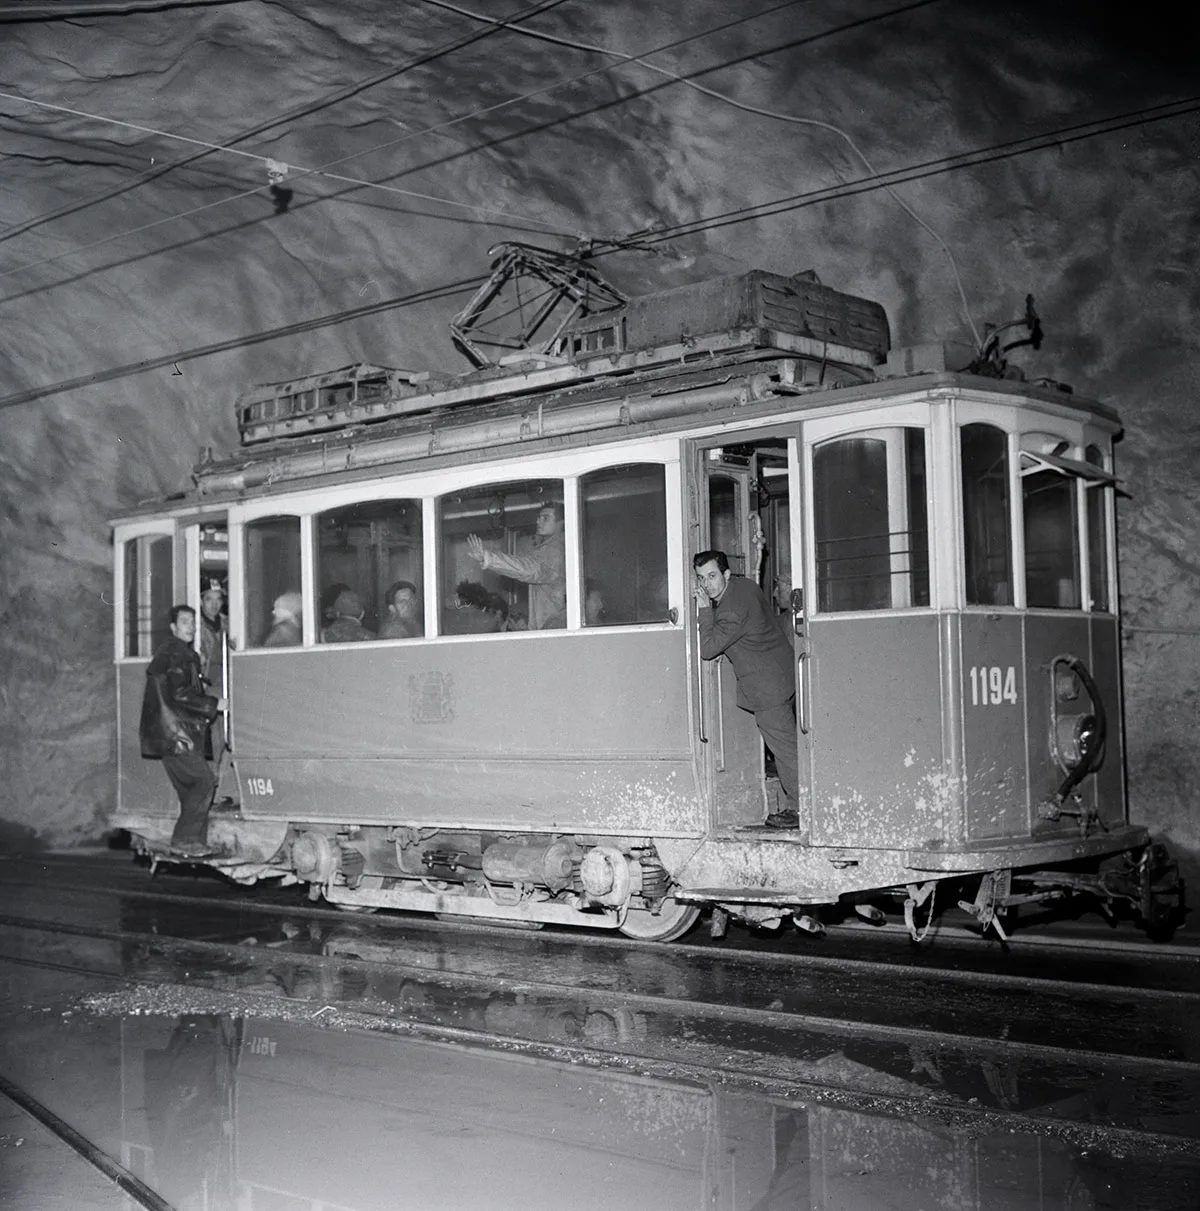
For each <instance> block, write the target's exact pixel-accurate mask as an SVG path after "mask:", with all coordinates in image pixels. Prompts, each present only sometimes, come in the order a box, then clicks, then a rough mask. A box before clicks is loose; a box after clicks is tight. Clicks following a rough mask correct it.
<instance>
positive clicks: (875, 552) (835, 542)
mask: <svg viewBox="0 0 1200 1211" xmlns="http://www.w3.org/2000/svg"><path fill="white" fill-rule="evenodd" d="M925 482H926V468H925V434H924V431H923V430H921V429H916V428H897V429H880V430H873V431H872V432H871V433H870V434H856V435H855V436H853V437H844V438H836V439H834V440H831V441H827V442H823V443H822V444H821V445H819V446H817V447H816V449H815V450H814V452H813V506H814V514H813V522H814V530H815V537H816V557H817V601H818V606H819V608H820V609H821V610H822V611H823V612H826V613H840V612H845V611H849V610H888V609H904V608H906V607H910V606H924V605H928V604H929V527H928V523H927V521H926V508H925Z"/></svg>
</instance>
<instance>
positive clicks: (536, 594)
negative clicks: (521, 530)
mask: <svg viewBox="0 0 1200 1211" xmlns="http://www.w3.org/2000/svg"><path fill="white" fill-rule="evenodd" d="M535 524H536V533H535V534H534V536H533V541H532V542H530V543H522V544H521V549H519V550H518V551H517V553H516V554H515V555H509V554H507V553H506V552H504V551H492V550H489V549H488V548H487V547H485V546H484V545H483V540H482V539H481V538H480V537H479V536H478V535H477V534H469V535H467V554H468V555H469V556H470V557H471V558H472V559H473V560H475V562H476V563H478V564H479V566H480V567H481V568H483V570H484V571H485V572H497V573H499V574H500V575H501V576H505V577H507V578H508V579H509V580H519V581H522V582H523V583H524V584H527V585H529V629H530V630H531V631H544V630H549V629H552V628H555V627H565V626H566V625H567V549H566V536H565V535H564V534H563V507H562V505H560V504H548V505H543V506H542V507H541V508H540V509H539V510H538V513H537V521H536V523H535Z"/></svg>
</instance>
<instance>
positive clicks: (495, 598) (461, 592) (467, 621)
mask: <svg viewBox="0 0 1200 1211" xmlns="http://www.w3.org/2000/svg"><path fill="white" fill-rule="evenodd" d="M507 621H508V602H506V601H505V600H504V599H503V598H502V597H501V596H500V595H499V594H498V593H492V592H489V590H488V589H486V588H484V586H483V585H481V584H480V583H479V581H477V580H460V581H459V582H458V585H457V587H456V588H455V590H454V596H453V597H451V598H450V599H449V601H447V603H446V608H445V610H444V611H443V612H442V633H443V634H445V635H486V634H491V633H493V632H496V631H502V630H504V629H505V624H506V623H507Z"/></svg>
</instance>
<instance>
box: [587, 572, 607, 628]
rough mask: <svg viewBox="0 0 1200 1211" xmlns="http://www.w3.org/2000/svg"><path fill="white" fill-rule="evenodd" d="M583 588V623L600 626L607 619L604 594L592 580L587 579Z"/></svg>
mask: <svg viewBox="0 0 1200 1211" xmlns="http://www.w3.org/2000/svg"><path fill="white" fill-rule="evenodd" d="M584 588H585V589H586V593H585V595H584V598H583V622H584V625H585V626H589V627H602V626H604V624H605V623H606V622H607V621H608V611H607V610H606V609H605V608H604V594H603V593H602V592H601V591H600V586H599V585H598V584H596V582H595V581H594V580H589V581H588V582H587V584H586V585H585V586H584Z"/></svg>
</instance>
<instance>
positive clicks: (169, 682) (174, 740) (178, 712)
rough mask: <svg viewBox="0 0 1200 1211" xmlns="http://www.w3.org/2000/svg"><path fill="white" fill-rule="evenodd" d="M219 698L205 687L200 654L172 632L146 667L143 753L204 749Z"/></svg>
mask: <svg viewBox="0 0 1200 1211" xmlns="http://www.w3.org/2000/svg"><path fill="white" fill-rule="evenodd" d="M216 714H217V700H216V699H215V698H214V697H213V696H212V695H211V694H207V693H205V691H204V682H203V681H202V680H201V677H200V656H199V654H198V653H197V652H196V650H195V649H194V648H192V647H191V646H190V645H189V644H186V643H184V642H183V640H182V639H177V638H176V637H175V636H174V635H172V636H171V637H170V638H169V639H168V640H167V641H166V642H165V643H164V644H163V645H162V646H161V647H160V648H159V649H158V651H157V652H155V653H154V659H153V660H151V661H150V664H149V665H148V666H147V668H146V692H145V694H144V696H143V698H142V719H141V726H140V727H139V729H138V730H139V734H140V737H141V742H142V756H143V757H167V756H171V755H173V754H175V753H179V752H182V751H184V750H186V749H187V747H188V746H187V744H186V743H184V742H183V739H184V737H186V738H187V740H190V741H191V743H192V747H193V748H194V749H195V751H196V752H198V753H200V754H203V753H204V740H205V737H206V736H207V734H208V725H209V724H210V723H211V722H212V720H213V719H214V718H215V717H216Z"/></svg>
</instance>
